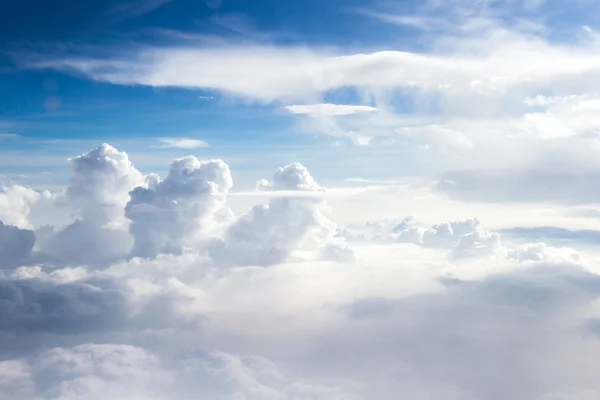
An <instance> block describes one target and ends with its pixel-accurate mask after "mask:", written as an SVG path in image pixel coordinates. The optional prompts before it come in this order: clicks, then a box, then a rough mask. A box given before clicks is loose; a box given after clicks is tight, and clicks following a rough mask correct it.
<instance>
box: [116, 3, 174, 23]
mask: <svg viewBox="0 0 600 400" xmlns="http://www.w3.org/2000/svg"><path fill="white" fill-rule="evenodd" d="M172 1H173V0H133V1H128V2H123V3H119V4H116V5H115V6H113V7H111V8H110V9H109V10H108V14H110V15H112V16H114V17H117V18H118V19H127V18H133V17H139V16H140V15H144V14H147V13H149V12H151V11H154V10H156V9H157V8H160V7H162V6H164V5H165V4H168V3H171V2H172Z"/></svg>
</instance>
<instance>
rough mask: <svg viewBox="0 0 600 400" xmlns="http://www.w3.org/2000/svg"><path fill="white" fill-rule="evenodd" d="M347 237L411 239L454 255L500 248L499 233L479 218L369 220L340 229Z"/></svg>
mask: <svg viewBox="0 0 600 400" xmlns="http://www.w3.org/2000/svg"><path fill="white" fill-rule="evenodd" d="M341 235H342V236H344V237H346V238H348V239H359V240H369V241H372V240H374V241H384V242H385V241H387V242H389V241H393V242H400V243H412V244H416V245H419V246H423V247H428V248H443V249H450V250H451V255H452V256H453V257H455V258H464V257H473V256H484V255H489V254H492V253H495V252H497V251H499V250H501V248H502V245H501V243H500V235H499V234H498V233H496V232H490V231H487V230H485V229H484V228H483V227H482V226H481V222H480V221H479V220H478V219H477V218H472V219H465V220H460V221H451V222H444V223H441V224H434V225H427V224H425V223H423V222H419V221H415V220H414V218H412V217H408V218H405V219H404V220H383V221H369V222H367V223H366V224H364V225H362V226H351V227H348V228H347V229H344V230H342V231H341Z"/></svg>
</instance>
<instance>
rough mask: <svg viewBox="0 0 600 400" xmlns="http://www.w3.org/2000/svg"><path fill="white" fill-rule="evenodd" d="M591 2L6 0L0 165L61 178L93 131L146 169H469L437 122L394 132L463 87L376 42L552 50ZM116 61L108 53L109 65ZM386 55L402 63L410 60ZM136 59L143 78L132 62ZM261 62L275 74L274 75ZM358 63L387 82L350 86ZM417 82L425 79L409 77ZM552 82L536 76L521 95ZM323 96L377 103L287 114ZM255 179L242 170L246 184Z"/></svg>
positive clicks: (588, 22) (444, 109)
mask: <svg viewBox="0 0 600 400" xmlns="http://www.w3.org/2000/svg"><path fill="white" fill-rule="evenodd" d="M595 9H596V7H595V6H594V4H592V3H590V2H585V1H578V2H569V3H568V4H566V3H565V2H560V1H546V2H542V1H510V2H505V1H450V2H437V1H428V2H422V1H366V2H365V1H351V0H345V1H342V0H335V1H327V2H323V1H317V0H309V1H303V2H296V1H264V0H263V1H234V0H220V1H217V0H206V1H198V0H195V1H190V0H171V1H169V0H133V1H127V2H122V1H120V2H115V1H110V2H106V1H89V2H79V1H67V0H65V1H60V2H45V1H30V0H28V1H21V2H5V3H4V4H3V12H2V14H1V15H0V26H2V29H0V43H1V44H2V45H1V46H0V93H2V96H1V98H0V133H2V134H3V136H2V137H1V138H0V141H1V142H0V146H1V150H0V151H2V153H3V158H4V162H3V163H2V165H1V167H2V172H3V173H5V174H8V175H11V174H12V175H13V176H17V175H23V176H24V175H26V174H30V173H32V172H35V171H45V172H52V173H55V174H56V178H53V179H54V181H53V183H55V184H61V183H63V181H64V179H63V178H62V177H63V175H64V174H63V171H64V169H65V168H66V165H65V163H64V159H65V158H66V157H68V156H72V155H73V154H78V153H81V152H83V151H86V150H87V149H88V148H91V147H94V146H96V145H97V144H99V143H101V142H109V143H112V144H114V145H116V146H117V147H119V148H122V149H123V150H126V151H127V152H129V153H132V157H133V159H134V161H136V164H139V166H140V168H142V169H152V168H156V167H157V166H163V167H162V168H164V165H165V162H164V160H166V159H170V158H173V157H174V156H182V155H185V154H187V153H190V152H194V154H198V155H201V156H203V157H221V158H224V159H225V160H229V161H230V163H231V164H232V165H233V168H236V166H235V165H236V163H237V164H238V167H237V168H239V169H240V170H241V171H242V172H243V173H249V174H252V176H254V175H255V174H258V173H260V172H263V171H270V170H271V169H272V168H273V166H275V165H278V164H280V163H281V162H285V161H293V160H296V159H298V160H299V161H304V162H305V163H308V164H312V165H311V167H313V168H316V169H317V171H319V173H320V174H321V175H322V176H323V177H324V179H325V180H326V181H337V182H339V181H342V180H343V179H345V178H348V177H353V176H357V175H359V174H362V175H366V176H367V177H370V178H376V177H377V178H380V179H396V178H399V177H402V176H406V175H411V176H412V175H423V176H427V177H435V176H437V175H438V174H441V173H443V172H445V171H446V170H447V169H457V168H458V169H463V168H467V169H470V168H476V166H473V165H470V164H469V163H467V164H465V162H464V160H465V155H464V154H459V155H456V154H453V151H448V150H447V149H441V150H440V152H441V153H443V154H442V156H440V155H439V154H433V153H434V152H436V150H435V149H434V152H432V151H429V150H431V149H432V148H435V147H440V142H443V140H442V141H440V140H439V138H437V135H438V134H437V133H436V134H432V136H433V137H435V138H434V139H431V138H429V139H426V140H423V139H421V138H422V137H427V135H424V134H421V133H419V134H418V137H417V136H415V135H412V134H403V133H400V134H399V133H398V132H405V131H406V130H411V129H421V128H427V129H429V128H428V127H430V126H436V127H439V126H442V125H443V123H441V121H447V120H449V119H455V118H458V117H460V118H463V117H464V116H465V113H468V109H469V108H471V109H472V107H469V106H464V107H463V106H461V107H459V108H460V109H459V110H457V109H456V107H455V106H453V105H449V104H456V101H458V102H463V101H465V99H464V98H463V97H464V96H462V95H461V96H459V97H460V99H458V100H457V99H454V98H453V99H448V98H447V94H446V93H441V92H440V91H439V90H437V89H435V88H432V86H431V85H432V84H433V83H431V82H429V81H430V80H432V79H433V80H435V79H436V78H435V76H437V75H439V74H440V71H438V70H432V71H431V72H425V73H424V75H423V76H420V77H416V74H418V73H420V68H421V67H418V66H417V67H416V68H415V69H413V70H410V71H409V70H406V71H403V70H397V71H396V70H393V69H390V68H392V67H386V66H385V63H386V62H387V61H386V60H379V59H383V58H384V57H385V54H384V53H379V52H407V53H403V54H408V55H410V56H413V55H414V56H421V57H423V60H425V62H427V61H426V58H427V57H430V58H435V57H438V56H441V57H443V60H445V61H448V62H451V60H452V59H457V60H458V59H465V60H468V59H471V58H472V59H475V60H477V59H480V60H486V59H488V60H489V59H493V58H494V54H490V53H489V50H490V49H493V48H494V46H495V45H494V44H492V45H491V46H489V47H488V48H486V47H487V46H486V38H489V39H490V41H489V42H490V43H494V42H493V41H497V43H498V46H499V47H503V46H505V47H506V48H510V46H511V45H512V43H513V42H515V43H529V42H531V43H533V42H535V44H536V45H539V44H540V43H543V45H544V46H545V47H544V48H543V49H541V51H542V52H548V53H550V52H551V51H553V47H554V46H561V45H563V44H565V43H567V44H569V45H571V44H573V45H574V46H584V45H587V44H586V40H588V39H586V37H585V35H586V34H587V33H589V32H588V31H585V30H583V27H587V29H589V30H590V31H592V30H593V27H594V26H595V22H596V21H597V20H598V17H597V16H596V14H597V13H594V12H593V11H594V10H595ZM582 36H583V38H582ZM177 51H179V53H178V55H177V56H173V60H174V61H173V63H175V64H176V65H179V66H181V65H184V66H185V71H181V72H178V71H177V70H176V69H177V68H171V67H172V66H167V65H162V66H161V65H158V63H159V61H160V60H161V59H163V60H164V59H168V58H169V57H171V55H173V52H177ZM163 53H164V54H163ZM360 54H365V55H367V56H370V57H371V58H373V60H374V61H372V65H371V66H366V67H365V68H366V69H365V70H363V72H360V73H359V74H358V75H356V76H353V77H352V78H348V79H346V78H345V77H347V76H348V74H347V73H344V72H343V70H344V68H346V67H344V66H341V67H340V68H341V70H340V72H335V73H334V72H332V70H331V68H329V67H327V66H324V64H322V62H323V60H327V59H328V58H329V59H331V57H334V58H335V57H339V56H359V55H360ZM253 55H255V57H254V59H252V60H251V61H248V60H249V59H251V58H252V57H253ZM397 55H398V54H396V55H394V56H397ZM190 57H191V58H190ZM568 58H569V55H565V60H567V59H568ZM157 60H158V61H157ZM186 60H187V61H186ZM111 62H114V63H116V64H114V65H108V64H106V63H111ZM155 62H156V63H157V65H153V64H152V63H155ZM369 62H371V61H369ZM393 62H394V63H396V62H398V63H399V64H394V65H396V67H401V68H403V67H402V63H404V62H405V60H394V61H393ZM74 63H76V64H74ZM102 63H104V64H102ZM119 63H121V64H119ZM249 63H251V64H249ZM261 63H264V65H262V64H261ZM281 63H283V64H281ZM303 63H306V65H305V66H302V68H304V72H302V70H301V71H300V73H308V74H310V76H311V79H312V80H310V82H309V84H308V85H306V84H305V83H302V82H301V79H300V78H295V77H294V75H293V74H295V73H298V71H295V72H294V71H292V72H290V74H289V75H286V73H287V72H286V71H285V70H286V69H290V70H292V69H294V68H296V66H297V65H298V64H303ZM204 64H206V65H208V66H204ZM221 64H222V65H221ZM123 65H125V66H123ZM246 65H248V66H249V67H248V68H246ZM196 66H198V67H199V69H197V70H196V68H195V67H196ZM145 67H148V71H146V72H147V73H146V72H144V73H143V74H142V75H143V76H141V75H140V74H139V73H138V72H139V71H138V70H139V69H140V68H142V69H143V68H145ZM200 67H201V68H200ZM213 67H214V70H211V69H210V68H213ZM263 67H264V68H263ZM107 68H108V69H107ZM311 68H312V69H311ZM328 68H329V69H328ZM332 68H337V67H332ZM380 68H383V69H380ZM443 68H445V67H443ZM269 69H271V71H275V72H277V73H279V72H281V73H282V74H283V75H282V76H280V77H278V78H277V79H278V80H276V79H270V77H269ZM135 71H138V72H135ZM257 71H260V72H257ZM306 71H308V72H306ZM423 71H427V70H426V69H423ZM221 72H222V76H216V75H215V74H217V75H218V74H220V73H221ZM257 73H260V74H261V77H260V78H258V77H257V75H256V74H257ZM111 74H112V75H111ZM315 74H316V75H315ZM319 74H321V75H322V78H319V76H321V75H319ZM335 74H340V75H339V76H338V78H336V76H337V75H335ZM344 74H346V75H344ZM360 74H367V75H369V76H379V75H381V76H383V77H385V76H386V74H391V75H390V77H391V78H393V79H391V81H390V82H389V83H388V82H387V81H386V80H385V78H382V79H381V80H380V81H376V82H361V78H360ZM134 75H135V76H134ZM413 75H415V76H414V77H413ZM475 75H477V72H475ZM340 76H343V77H344V78H339V77H340ZM165 77H166V79H167V81H164V79H165ZM173 78H174V79H173ZM149 79H150V80H152V81H149ZM157 79H158V80H157ZM169 79H171V82H169V81H168V80H169ZM336 79H338V80H339V79H342V80H344V79H346V80H347V82H342V83H339V84H338V83H336V82H335V80H336ZM415 79H417V80H420V81H419V82H418V83H417V84H414V83H413V82H414V80H415ZM449 79H450V80H453V79H455V78H454V77H449ZM253 80H256V86H252V85H251V83H252V81H253ZM394 80H399V81H398V82H394ZM473 80H474V78H473V79H472V81H473ZM279 81H281V84H279V83H278V82H279ZM161 82H164V83H161ZM271 84H272V85H273V87H272V88H271V87H267V86H269V85H271ZM248 85H250V86H249V87H246V86H248ZM311 85H314V87H311V88H308V89H306V87H307V86H311ZM435 85H438V87H442V86H443V85H447V83H444V82H437V83H435ZM262 88H265V89H264V93H262ZM305 89H306V90H305ZM577 90H579V88H578V89H577ZM579 91H580V92H581V90H579ZM551 92H552V91H550V92H549V91H548V90H544V87H543V85H538V86H536V87H535V88H527V89H526V90H521V91H520V94H521V95H523V97H525V96H526V95H529V96H535V95H538V94H547V93H551ZM471 95H472V94H467V95H465V96H467V97H468V96H471ZM470 101H472V99H471V100H470ZM511 101H512V100H511ZM453 102H454V103H453ZM323 103H330V104H335V105H342V106H348V105H350V106H353V105H359V106H366V107H373V108H375V109H376V112H372V113H369V112H367V113H363V112H362V111H356V110H354V111H352V112H351V113H350V114H352V115H341V116H340V115H337V114H336V115H325V116H324V115H321V114H319V116H315V115H311V116H309V117H307V116H306V115H302V114H301V115H296V114H294V113H292V112H289V110H288V109H286V107H289V106H295V105H311V104H323ZM484 103H485V102H483V103H482V105H480V104H478V109H477V111H473V112H474V113H476V114H477V116H478V117H479V115H483V114H490V115H491V117H494V118H496V117H498V115H496V114H502V115H501V117H502V118H507V116H515V115H517V116H519V115H520V116H522V115H524V114H525V113H526V112H525V111H523V109H522V107H521V106H515V105H514V104H508V103H507V102H504V103H503V104H502V105H500V106H499V105H498V103H497V102H492V103H491V104H490V105H489V106H488V107H491V110H493V112H489V110H488V109H485V107H484V106H485V104H484ZM461 104H462V103H461ZM479 108H481V109H479ZM498 111H500V112H498ZM492 114H494V115H492ZM471 118H472V117H471ZM452 129H453V130H456V129H455V128H454V127H453V128H452ZM459 131H460V130H459ZM428 135H429V134H428ZM459 135H465V132H463V131H460V132H459ZM466 135H467V136H469V134H468V133H466ZM430 136H431V135H430ZM390 137H392V138H391V139H390ZM446 137H447V135H445V134H444V140H445V139H446ZM161 138H171V139H173V138H187V139H193V140H198V141H202V142H205V143H207V144H208V147H203V148H200V145H198V148H194V149H189V148H186V149H180V148H168V149H165V148H159V147H165V146H164V142H160V139H161ZM468 139H469V140H471V141H472V138H468ZM431 140H433V143H429V141H431ZM452 140H454V139H452ZM458 141H463V142H465V140H464V139H461V138H458ZM171 143H174V142H173V141H171ZM198 143H200V142H198ZM442 147H443V146H442ZM423 150H427V152H423ZM438 150H439V149H438ZM73 152H74V153H73ZM25 153H28V154H36V155H37V160H38V161H37V162H36V163H33V164H31V163H27V162H19V161H18V162H13V160H16V159H18V158H19V157H21V155H23V154H25ZM271 159H273V161H268V160H271ZM333 159H335V160H336V163H334V164H335V165H333V166H332V165H331V160H333ZM328 161H329V163H328ZM374 161H377V162H374ZM391 167H393V168H391ZM44 179H49V178H47V177H46V178H44ZM252 179H253V178H250V175H249V177H248V180H247V182H246V183H247V184H248V185H251V182H252ZM242 181H244V182H245V178H243V179H242Z"/></svg>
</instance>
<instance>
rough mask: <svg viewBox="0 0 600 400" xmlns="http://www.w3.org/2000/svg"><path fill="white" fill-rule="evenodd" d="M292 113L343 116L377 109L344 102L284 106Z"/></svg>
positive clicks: (312, 115) (315, 115) (313, 115)
mask: <svg viewBox="0 0 600 400" xmlns="http://www.w3.org/2000/svg"><path fill="white" fill-rule="evenodd" d="M284 108H285V109H286V110H288V111H289V112H291V113H292V114H306V115H308V116H311V117H322V116H343V115H352V114H360V113H369V112H374V111H377V108H375V107H370V106H358V105H346V104H329V103H325V104H308V105H293V106H285V107H284Z"/></svg>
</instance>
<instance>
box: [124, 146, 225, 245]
mask: <svg viewBox="0 0 600 400" xmlns="http://www.w3.org/2000/svg"><path fill="white" fill-rule="evenodd" d="M232 185H233V181H232V179H231V174H230V172H229V167H228V166H227V164H225V163H224V162H222V161H220V160H210V161H198V159H197V158H196V157H193V156H189V157H186V158H182V159H180V160H175V161H173V163H172V164H171V168H170V170H169V175H168V176H167V177H166V178H165V179H164V180H162V179H160V177H158V176H156V175H152V176H149V177H148V185H147V187H141V186H139V187H136V188H135V189H133V190H132V191H131V193H130V194H131V200H130V201H129V202H128V203H127V206H126V207H125V214H126V216H127V218H129V219H130V220H131V225H130V231H131V234H132V235H133V237H134V239H135V246H134V249H133V254H135V255H139V256H144V257H146V256H156V255H158V254H159V253H165V252H166V253H179V252H181V251H182V250H183V249H184V248H185V247H189V246H191V245H192V244H193V242H194V240H196V239H201V238H200V237H198V235H200V234H201V233H202V231H205V232H210V230H212V229H215V225H216V224H217V223H218V221H217V220H218V219H219V218H226V217H227V214H228V213H227V210H224V207H225V203H224V200H225V195H226V194H227V192H228V191H229V189H230V188H231V186H232ZM219 212H220V215H219Z"/></svg>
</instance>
